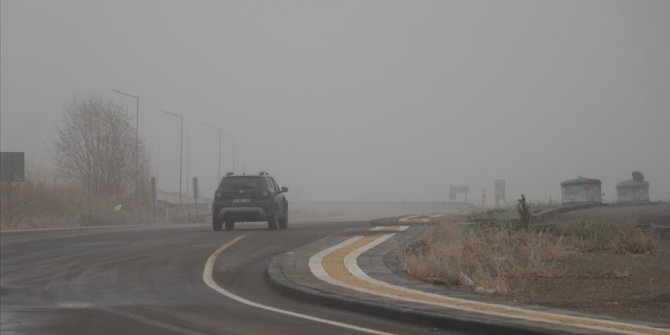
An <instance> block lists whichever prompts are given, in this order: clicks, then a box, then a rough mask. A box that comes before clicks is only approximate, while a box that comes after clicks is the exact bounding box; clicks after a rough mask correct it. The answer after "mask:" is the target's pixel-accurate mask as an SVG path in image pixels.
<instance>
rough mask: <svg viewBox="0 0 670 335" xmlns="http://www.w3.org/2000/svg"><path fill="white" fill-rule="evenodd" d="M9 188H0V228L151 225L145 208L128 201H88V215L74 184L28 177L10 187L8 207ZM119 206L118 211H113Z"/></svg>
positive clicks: (83, 194) (82, 193)
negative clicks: (10, 200)
mask: <svg viewBox="0 0 670 335" xmlns="http://www.w3.org/2000/svg"><path fill="white" fill-rule="evenodd" d="M8 187H9V185H8V184H6V183H3V185H2V194H3V197H2V202H0V228H2V229H24V228H50V227H68V226H92V225H119V224H141V223H147V222H151V220H152V216H151V215H150V212H149V213H147V211H146V209H145V208H133V207H132V206H130V204H132V203H133V201H131V199H127V198H124V197H105V198H94V199H92V205H91V211H90V213H91V214H90V215H89V210H88V205H87V196H86V192H85V190H84V189H83V187H81V185H78V184H76V183H65V182H63V183H55V182H51V181H49V180H48V178H46V177H44V176H41V175H38V174H34V173H29V174H28V175H27V176H26V180H25V181H24V182H21V183H14V185H13V187H12V204H11V206H10V204H9V203H8V201H7V200H8V199H7V198H6V196H5V195H6V194H7V191H8V189H7V188H8ZM117 205H122V206H121V208H122V209H121V210H119V211H115V210H114V207H115V206H117Z"/></svg>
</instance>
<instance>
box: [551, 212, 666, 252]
mask: <svg viewBox="0 0 670 335" xmlns="http://www.w3.org/2000/svg"><path fill="white" fill-rule="evenodd" d="M553 231H554V234H557V235H561V236H569V237H575V238H577V239H578V240H579V242H580V244H581V245H580V247H581V248H582V249H585V250H589V251H590V250H604V249H607V250H613V251H614V252H617V253H633V254H644V253H650V252H652V251H653V250H654V249H655V248H656V247H657V244H658V243H657V237H656V236H654V235H653V234H651V233H647V232H644V231H643V230H642V229H640V227H638V226H637V225H636V224H635V223H633V222H631V221H630V220H628V221H621V222H609V223H605V222H603V220H601V219H598V218H585V219H581V220H578V221H574V222H562V223H557V224H555V225H554V226H553Z"/></svg>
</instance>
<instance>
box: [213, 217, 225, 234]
mask: <svg viewBox="0 0 670 335" xmlns="http://www.w3.org/2000/svg"><path fill="white" fill-rule="evenodd" d="M221 226H223V220H221V219H217V218H212V229H214V231H220V230H221Z"/></svg>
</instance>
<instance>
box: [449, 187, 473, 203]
mask: <svg viewBox="0 0 670 335" xmlns="http://www.w3.org/2000/svg"><path fill="white" fill-rule="evenodd" d="M468 192H470V187H469V186H453V185H452V186H449V200H451V201H456V196H457V195H458V194H459V193H463V194H465V202H467V201H468Z"/></svg>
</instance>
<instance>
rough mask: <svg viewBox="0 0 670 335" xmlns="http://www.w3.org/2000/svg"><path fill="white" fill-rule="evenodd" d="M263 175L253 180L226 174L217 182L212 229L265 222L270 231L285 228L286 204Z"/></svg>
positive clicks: (272, 184) (279, 189) (281, 194)
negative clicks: (239, 223) (236, 224)
mask: <svg viewBox="0 0 670 335" xmlns="http://www.w3.org/2000/svg"><path fill="white" fill-rule="evenodd" d="M286 192H288V188H286V187H281V188H280V187H279V186H278V185H277V182H276V181H275V180H274V178H272V177H271V176H270V175H269V174H268V173H267V172H261V173H259V174H258V175H257V176H248V175H242V176H240V175H235V174H232V173H228V174H227V175H226V176H225V177H223V178H222V179H221V182H220V183H219V187H218V188H217V189H216V192H215V194H214V202H212V228H213V229H214V230H221V227H222V226H223V224H224V223H225V226H226V230H233V229H235V223H236V222H255V221H267V223H268V228H269V229H271V230H276V229H277V228H279V229H286V227H288V201H287V200H286V197H285V196H284V193H286Z"/></svg>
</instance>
